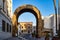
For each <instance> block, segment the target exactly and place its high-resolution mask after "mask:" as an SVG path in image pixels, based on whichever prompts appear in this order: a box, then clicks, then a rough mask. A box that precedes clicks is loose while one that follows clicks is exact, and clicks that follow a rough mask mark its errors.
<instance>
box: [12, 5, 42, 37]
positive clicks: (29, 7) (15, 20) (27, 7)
mask: <svg viewBox="0 0 60 40" xmlns="http://www.w3.org/2000/svg"><path fill="white" fill-rule="evenodd" d="M23 12H31V13H32V14H34V16H35V17H36V18H37V27H36V33H37V37H41V36H42V18H41V13H40V11H39V10H38V9H37V8H36V7H35V6H32V5H23V6H20V7H18V8H17V9H16V10H15V12H14V15H13V17H12V25H13V27H12V36H15V33H17V30H18V28H17V25H18V17H19V15H21V14H22V13H23Z"/></svg>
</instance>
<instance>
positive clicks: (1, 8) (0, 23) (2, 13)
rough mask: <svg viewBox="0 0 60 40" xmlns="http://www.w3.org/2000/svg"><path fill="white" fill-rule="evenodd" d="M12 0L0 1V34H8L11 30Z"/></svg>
mask: <svg viewBox="0 0 60 40" xmlns="http://www.w3.org/2000/svg"><path fill="white" fill-rule="evenodd" d="M11 17H12V0H0V32H10V33H11V31H12V30H11V28H12V21H11Z"/></svg>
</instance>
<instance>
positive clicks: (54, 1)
mask: <svg viewBox="0 0 60 40" xmlns="http://www.w3.org/2000/svg"><path fill="white" fill-rule="evenodd" d="M53 3H54V9H55V20H56V33H57V8H56V0H53Z"/></svg>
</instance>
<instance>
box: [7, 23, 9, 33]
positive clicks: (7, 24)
mask: <svg viewBox="0 0 60 40" xmlns="http://www.w3.org/2000/svg"><path fill="white" fill-rule="evenodd" d="M8 25H9V24H8V23H7V32H8Z"/></svg>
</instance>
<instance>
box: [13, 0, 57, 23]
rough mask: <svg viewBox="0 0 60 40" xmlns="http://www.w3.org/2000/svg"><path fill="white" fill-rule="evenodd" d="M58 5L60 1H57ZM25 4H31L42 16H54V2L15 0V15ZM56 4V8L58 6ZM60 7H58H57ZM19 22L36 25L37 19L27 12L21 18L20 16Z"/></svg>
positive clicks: (49, 0)
mask: <svg viewBox="0 0 60 40" xmlns="http://www.w3.org/2000/svg"><path fill="white" fill-rule="evenodd" d="M56 2H57V4H58V0H57V1H56ZM24 4H30V5H33V6H35V7H37V8H38V10H39V11H40V12H41V15H42V16H49V15H50V14H54V13H55V11H54V5H53V0H13V13H14V11H15V10H16V8H18V7H19V6H22V5H24ZM57 4H56V6H57ZM57 7H58V6H57ZM18 21H19V22H26V21H27V22H29V21H32V22H33V24H35V23H36V18H35V16H34V15H33V14H31V13H29V12H25V13H24V14H22V15H21V16H19V20H18Z"/></svg>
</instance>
